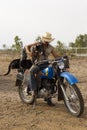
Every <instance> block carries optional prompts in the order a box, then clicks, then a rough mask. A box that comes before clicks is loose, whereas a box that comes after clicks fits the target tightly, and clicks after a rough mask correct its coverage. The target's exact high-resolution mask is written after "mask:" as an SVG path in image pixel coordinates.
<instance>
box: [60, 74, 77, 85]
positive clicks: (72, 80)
mask: <svg viewBox="0 0 87 130" xmlns="http://www.w3.org/2000/svg"><path fill="white" fill-rule="evenodd" d="M60 77H63V78H65V79H66V80H67V81H68V82H69V84H71V85H73V84H75V83H78V82H79V81H78V79H77V78H76V77H75V76H74V75H72V74H71V73H69V72H62V73H61V74H60Z"/></svg>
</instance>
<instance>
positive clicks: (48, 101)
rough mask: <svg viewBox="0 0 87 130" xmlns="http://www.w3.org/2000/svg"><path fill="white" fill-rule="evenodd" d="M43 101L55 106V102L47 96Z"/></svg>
mask: <svg viewBox="0 0 87 130" xmlns="http://www.w3.org/2000/svg"><path fill="white" fill-rule="evenodd" d="M45 101H46V102H47V104H48V105H49V106H55V104H54V103H53V102H52V100H51V98H47V99H45Z"/></svg>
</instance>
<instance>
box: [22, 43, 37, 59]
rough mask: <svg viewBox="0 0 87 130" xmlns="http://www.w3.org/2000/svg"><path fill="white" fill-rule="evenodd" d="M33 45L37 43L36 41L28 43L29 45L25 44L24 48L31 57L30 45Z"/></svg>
mask: <svg viewBox="0 0 87 130" xmlns="http://www.w3.org/2000/svg"><path fill="white" fill-rule="evenodd" d="M35 45H37V43H33V44H29V45H27V46H25V49H26V52H27V54H28V55H29V56H31V57H32V52H31V47H32V46H35Z"/></svg>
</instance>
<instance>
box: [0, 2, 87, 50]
mask: <svg viewBox="0 0 87 130" xmlns="http://www.w3.org/2000/svg"><path fill="white" fill-rule="evenodd" d="M45 32H50V33H51V34H52V37H53V38H55V40H54V41H53V42H52V43H51V44H52V45H56V43H57V41H58V40H59V41H61V42H63V43H64V45H68V44H69V43H70V42H74V41H75V39H76V37H77V36H78V35H79V34H87V0H0V49H1V48H2V47H3V44H6V46H7V47H9V46H11V45H12V44H14V37H15V36H19V38H21V41H22V42H23V45H24V46H25V45H28V44H31V43H33V42H34V40H35V39H36V37H37V36H38V35H40V36H42V35H43V34H44V33H45Z"/></svg>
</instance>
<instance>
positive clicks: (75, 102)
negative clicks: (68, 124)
mask: <svg viewBox="0 0 87 130" xmlns="http://www.w3.org/2000/svg"><path fill="white" fill-rule="evenodd" d="M64 86H65V85H64ZM67 89H69V91H70V93H69V92H67ZM65 92H66V95H67V97H68V101H67V100H66V98H65V96H64V103H65V105H66V107H67V109H68V110H69V112H70V113H71V114H72V115H74V116H76V117H79V116H81V115H82V114H83V112H84V100H83V97H82V94H81V92H80V89H79V88H78V86H77V85H76V84H73V85H70V84H68V85H67V86H66V87H65Z"/></svg>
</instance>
